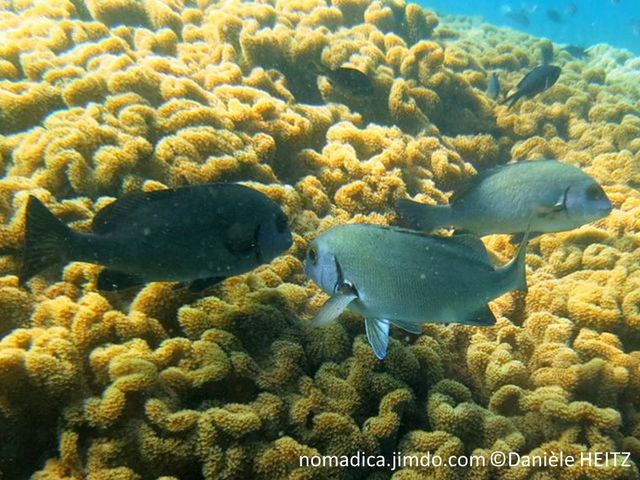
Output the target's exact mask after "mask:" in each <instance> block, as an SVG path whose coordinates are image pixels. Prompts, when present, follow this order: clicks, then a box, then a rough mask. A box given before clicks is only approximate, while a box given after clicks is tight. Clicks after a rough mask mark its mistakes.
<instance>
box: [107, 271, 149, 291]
mask: <svg viewBox="0 0 640 480" xmlns="http://www.w3.org/2000/svg"><path fill="white" fill-rule="evenodd" d="M144 284H145V281H144V280H143V279H142V278H140V277H138V276H137V275H131V274H129V273H124V272H120V271H118V270H111V269H110V268H105V269H104V270H102V271H101V272H100V273H99V274H98V284H97V287H98V290H102V291H105V292H114V291H117V290H126V289H127V288H133V287H139V286H140V285H144Z"/></svg>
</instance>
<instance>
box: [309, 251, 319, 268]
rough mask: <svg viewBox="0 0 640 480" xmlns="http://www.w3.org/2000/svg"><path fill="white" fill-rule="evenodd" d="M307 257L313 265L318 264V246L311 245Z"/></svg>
mask: <svg viewBox="0 0 640 480" xmlns="http://www.w3.org/2000/svg"><path fill="white" fill-rule="evenodd" d="M307 258H308V259H309V261H310V262H311V264H312V265H316V264H317V263H318V250H316V247H309V251H308V252H307Z"/></svg>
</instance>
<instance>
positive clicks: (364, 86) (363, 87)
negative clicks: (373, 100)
mask: <svg viewBox="0 0 640 480" xmlns="http://www.w3.org/2000/svg"><path fill="white" fill-rule="evenodd" d="M313 68H314V69H315V70H316V73H317V75H322V76H325V77H327V79H328V80H329V82H330V83H331V85H333V86H334V87H335V88H337V89H339V90H341V91H342V92H344V93H345V94H347V95H350V96H353V97H360V98H365V97H371V96H373V94H374V88H373V81H372V80H371V78H370V77H369V76H368V75H367V74H366V73H364V72H362V71H360V70H358V69H357V68H354V67H349V66H344V65H343V66H340V67H338V68H335V69H331V68H329V67H326V66H324V65H323V64H321V63H319V62H315V63H314V64H313Z"/></svg>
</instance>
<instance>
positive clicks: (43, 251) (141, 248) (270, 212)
mask: <svg viewBox="0 0 640 480" xmlns="http://www.w3.org/2000/svg"><path fill="white" fill-rule="evenodd" d="M91 229H92V233H80V232H76V231H74V230H72V229H71V228H69V227H68V226H67V225H65V224H64V223H63V222H61V221H60V220H59V219H57V218H56V217H55V216H54V215H53V214H52V213H51V212H50V211H49V210H48V209H47V208H46V207H45V206H44V205H43V204H42V203H41V202H40V201H39V200H38V199H37V198H36V197H33V196H31V197H29V200H28V203H27V213H26V227H25V242H24V249H23V265H22V271H21V273H20V283H21V284H24V283H25V282H26V281H28V280H29V279H30V278H31V277H33V276H34V275H36V274H37V273H39V272H40V271H42V270H44V269H45V268H47V267H49V266H52V265H60V264H65V263H68V262H74V261H78V262H88V263H96V264H100V265H104V266H105V267H106V268H105V269H104V270H102V271H101V272H100V274H99V276H98V282H97V287H98V289H99V290H107V291H111V290H122V289H126V288H130V287H134V286H138V285H142V284H144V283H146V282H152V281H171V282H183V284H184V285H185V286H188V287H189V289H190V290H192V291H200V290H203V289H205V288H207V287H209V286H212V285H215V284H216V283H218V282H220V281H222V280H224V279H225V278H228V277H231V276H234V275H239V274H241V273H245V272H248V271H250V270H252V269H254V268H255V267H257V266H259V265H261V264H263V263H266V262H270V261H271V260H273V259H274V258H275V257H277V256H278V255H280V254H281V253H283V252H284V251H286V250H287V249H288V248H289V247H290V246H291V244H292V238H291V231H290V230H289V227H288V225H287V218H286V216H285V214H284V213H283V212H282V210H281V208H280V206H279V205H278V204H277V203H275V202H274V201H272V200H271V199H269V197H267V196H266V195H264V194H262V193H260V192H259V191H257V190H255V189H253V188H249V187H247V186H243V185H239V184H234V183H212V184H206V185H193V186H188V187H180V188H175V189H167V190H158V191H153V192H136V193H130V194H127V195H124V196H123V197H121V198H119V199H118V200H116V201H115V202H113V203H111V204H109V205H107V206H106V207H104V208H103V209H102V210H100V211H99V212H98V213H96V215H95V217H94V219H93V223H92V225H91Z"/></svg>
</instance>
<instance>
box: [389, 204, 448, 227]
mask: <svg viewBox="0 0 640 480" xmlns="http://www.w3.org/2000/svg"><path fill="white" fill-rule="evenodd" d="M396 208H397V210H398V212H399V213H400V217H402V219H403V221H404V222H405V223H406V224H408V225H409V226H410V227H411V228H413V229H416V230H424V231H431V230H435V229H437V228H441V227H449V226H452V224H451V207H450V206H449V205H427V204H425V203H419V202H414V201H413V200H409V199H408V198H401V199H400V200H398V202H397V203H396Z"/></svg>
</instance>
